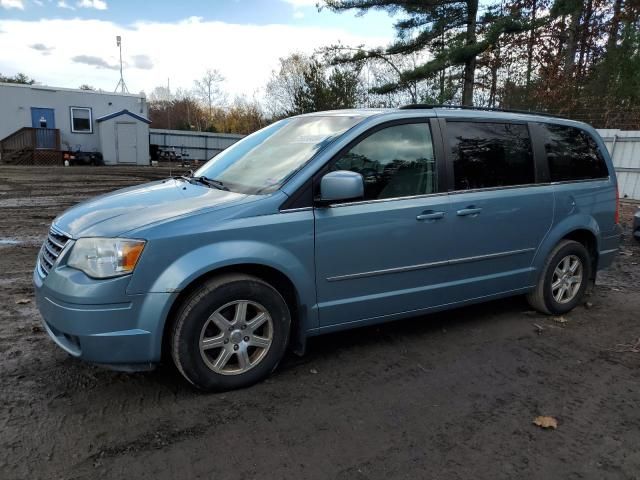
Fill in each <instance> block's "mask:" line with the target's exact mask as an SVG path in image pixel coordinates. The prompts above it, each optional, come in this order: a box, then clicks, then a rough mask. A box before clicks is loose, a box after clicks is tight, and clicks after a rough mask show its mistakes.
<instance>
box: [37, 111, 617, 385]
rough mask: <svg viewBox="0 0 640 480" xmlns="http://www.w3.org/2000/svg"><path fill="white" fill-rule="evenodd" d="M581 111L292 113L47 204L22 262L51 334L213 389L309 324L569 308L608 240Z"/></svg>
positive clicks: (102, 357)
mask: <svg viewBox="0 0 640 480" xmlns="http://www.w3.org/2000/svg"><path fill="white" fill-rule="evenodd" d="M618 216H619V204H618V196H617V183H616V175H615V171H614V169H613V166H612V163H611V158H610V157H609V153H608V152H607V149H606V148H605V146H604V144H603V142H602V139H601V138H600V136H599V135H598V134H597V133H596V131H595V130H594V129H593V128H591V127H590V126H589V125H586V124H584V123H580V122H574V121H570V120H566V119H559V118H552V117H549V116H544V115H535V114H521V113H512V112H511V113H509V112H500V111H483V110H479V109H461V108H450V107H447V108H431V107H427V106H421V105H417V106H409V107H407V108H404V109H394V110H341V111H334V112H319V113H314V114H309V115H302V116H298V117H293V118H288V119H284V120H281V121H279V122H276V123H274V124H272V125H269V126H268V127H266V128H264V129H262V130H260V131H258V132H256V133H254V134H252V135H250V136H248V137H246V138H244V139H242V140H241V141H239V142H237V143H235V144H234V145H233V146H231V147H229V148H228V149H226V150H224V151H223V152H222V153H220V154H218V155H217V156H216V157H214V158H213V159H212V160H210V161H209V162H208V163H206V164H205V165H204V166H202V167H201V168H200V169H198V170H197V171H196V172H195V173H194V174H193V175H191V176H188V177H180V178H170V179H166V180H162V181H158V182H153V183H149V184H146V185H141V186H139V187H132V188H128V189H125V190H120V191H118V192H114V193H112V194H109V195H104V196H101V197H98V198H96V199H93V200H89V201H87V202H84V203H82V204H80V205H78V206H76V207H74V208H72V209H70V210H68V211H67V212H65V213H63V214H62V215H60V216H59V217H58V218H56V219H55V221H54V223H53V225H52V226H51V230H50V233H49V238H48V239H47V241H46V242H45V244H44V245H43V247H42V249H41V251H40V254H39V257H38V260H37V266H36V269H35V271H34V274H33V281H34V283H35V290H36V299H37V303H38V307H39V309H40V312H41V313H42V317H43V319H44V323H43V324H44V327H45V328H46V331H47V332H48V334H49V335H50V336H51V338H52V339H53V340H54V341H55V342H56V343H57V344H58V345H59V346H60V347H61V348H62V349H64V350H66V351H67V352H68V353H70V354H71V355H73V356H75V357H79V358H82V359H85V360H87V361H90V362H94V363H98V364H103V365H108V366H110V367H111V368H115V369H122V370H143V369H148V368H151V367H152V366H153V365H155V364H157V363H159V362H160V361H161V359H162V358H171V359H173V362H174V363H175V365H176V366H177V368H178V370H179V371H180V372H181V373H182V375H184V377H185V378H186V379H187V380H188V381H189V382H191V383H192V384H194V385H196V386H197V387H199V388H201V389H204V390H225V389H231V388H239V387H245V386H247V385H250V384H252V383H255V382H257V381H259V380H261V379H263V378H265V377H266V376H267V375H269V374H270V373H271V372H272V371H273V370H274V369H275V368H276V366H277V365H278V362H279V361H280V359H281V358H282V356H283V355H284V352H285V350H286V348H287V347H290V348H292V349H293V350H294V351H296V352H297V353H300V354H301V353H303V352H304V349H305V342H306V340H307V338H308V337H310V336H313V335H320V334H323V333H327V332H333V331H337V330H344V329H348V328H354V327H359V326H363V325H371V324H375V323H380V322H387V321H391V320H396V319H400V318H406V317H411V316H416V315H423V314H426V313H429V312H435V311H438V310H445V309H450V308H454V307H458V306H462V305H469V304H473V303H479V302H485V301H488V300H492V299H496V298H502V297H507V296H511V295H521V294H524V295H526V296H527V299H528V301H529V303H530V304H531V306H532V307H533V308H535V309H536V310H538V311H540V312H542V313H545V314H552V315H560V314H563V313H566V312H568V311H570V310H571V309H573V308H574V307H575V306H576V305H578V304H579V303H580V302H581V301H582V300H583V295H584V293H585V291H586V290H587V288H588V286H589V284H592V283H593V282H594V281H595V278H596V272H597V271H598V270H600V269H602V268H606V267H608V266H609V265H610V264H611V262H612V261H613V259H614V256H615V255H616V252H617V251H618V248H619V242H620V226H619V222H618Z"/></svg>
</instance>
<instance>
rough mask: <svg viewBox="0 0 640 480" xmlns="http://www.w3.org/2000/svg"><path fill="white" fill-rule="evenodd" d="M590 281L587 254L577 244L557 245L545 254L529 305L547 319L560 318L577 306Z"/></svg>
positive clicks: (589, 265)
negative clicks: (547, 316) (556, 316)
mask: <svg viewBox="0 0 640 480" xmlns="http://www.w3.org/2000/svg"><path fill="white" fill-rule="evenodd" d="M590 278H591V258H590V256H589V252H588V251H587V249H586V248H585V246H584V245H582V244H581V243H579V242H575V241H573V240H563V241H561V242H560V243H559V244H558V245H556V247H555V248H554V249H553V251H552V252H551V253H550V254H549V257H548V258H547V261H546V262H545V266H544V268H543V270H542V274H541V275H540V278H539V279H538V283H537V285H536V288H535V289H534V290H533V291H531V292H530V293H529V294H528V295H527V300H528V302H529V305H531V306H532V307H533V308H534V309H536V310H538V311H539V312H541V313H546V314H547V315H562V314H563V313H567V312H569V311H571V310H573V308H575V306H576V305H578V304H579V303H580V302H581V301H582V299H583V297H584V293H585V291H586V289H587V286H588V283H589V279H590Z"/></svg>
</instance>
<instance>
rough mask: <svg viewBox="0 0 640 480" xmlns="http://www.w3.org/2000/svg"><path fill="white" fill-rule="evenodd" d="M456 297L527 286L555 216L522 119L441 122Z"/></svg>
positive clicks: (490, 293)
mask: <svg viewBox="0 0 640 480" xmlns="http://www.w3.org/2000/svg"><path fill="white" fill-rule="evenodd" d="M445 132H446V133H445V138H446V144H445V148H447V149H448V154H449V165H450V168H451V173H452V175H450V176H452V177H453V183H454V185H453V191H452V192H451V193H450V195H449V199H450V202H451V204H450V207H451V219H452V222H451V226H452V236H451V243H450V248H451V250H452V252H454V254H453V255H452V257H451V274H452V275H453V276H454V278H455V284H456V285H457V288H455V290H454V291H452V295H453V298H452V300H454V301H463V300H469V299H476V298H481V297H485V296H488V295H494V294H499V293H506V292H509V291H514V290H519V289H522V288H526V287H528V286H530V285H531V281H532V278H534V275H533V274H532V273H533V271H532V263H533V258H534V256H535V254H536V251H537V248H538V246H539V245H540V243H541V242H542V239H543V238H544V236H545V235H546V234H547V232H548V231H549V229H550V227H551V224H552V221H553V208H554V196H553V192H552V190H551V187H550V186H549V185H537V184H536V171H535V162H534V156H533V150H532V145H531V140H530V136H529V129H528V125H527V124H526V123H500V122H474V121H451V120H450V121H447V124H446V129H445Z"/></svg>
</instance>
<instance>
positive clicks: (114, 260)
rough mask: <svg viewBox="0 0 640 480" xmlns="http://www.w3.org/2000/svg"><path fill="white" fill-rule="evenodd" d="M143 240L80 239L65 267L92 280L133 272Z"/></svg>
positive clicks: (142, 247) (142, 246)
mask: <svg viewBox="0 0 640 480" xmlns="http://www.w3.org/2000/svg"><path fill="white" fill-rule="evenodd" d="M144 244H145V242H144V240H127V239H123V238H81V239H79V240H78V241H77V242H76V243H75V245H74V246H73V249H72V250H71V255H69V261H68V262H67V265H68V266H69V267H73V268H77V269H78V270H82V271H83V272H84V273H86V274H87V275H89V276H90V277H94V278H109V277H118V276H120V275H126V274H128V273H131V272H133V269H134V268H135V267H136V263H138V259H139V258H140V254H141V253H142V249H144Z"/></svg>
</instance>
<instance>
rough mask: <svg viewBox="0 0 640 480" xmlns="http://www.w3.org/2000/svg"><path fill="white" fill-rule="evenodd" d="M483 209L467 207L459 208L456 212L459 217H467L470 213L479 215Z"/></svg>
mask: <svg viewBox="0 0 640 480" xmlns="http://www.w3.org/2000/svg"><path fill="white" fill-rule="evenodd" d="M481 211H482V209H481V208H476V207H467V208H463V209H462V210H458V211H457V212H456V213H457V214H458V216H459V217H467V216H469V215H478V214H479V213H480V212H481Z"/></svg>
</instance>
